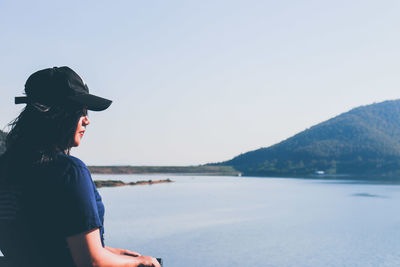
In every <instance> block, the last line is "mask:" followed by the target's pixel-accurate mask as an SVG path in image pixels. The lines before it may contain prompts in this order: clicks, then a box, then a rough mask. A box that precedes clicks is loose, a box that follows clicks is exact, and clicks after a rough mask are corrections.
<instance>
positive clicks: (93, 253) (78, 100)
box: [0, 67, 160, 267]
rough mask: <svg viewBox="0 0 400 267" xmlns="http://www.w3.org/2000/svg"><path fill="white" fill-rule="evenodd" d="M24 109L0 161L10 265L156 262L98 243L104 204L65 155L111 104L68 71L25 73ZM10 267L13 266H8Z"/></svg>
mask: <svg viewBox="0 0 400 267" xmlns="http://www.w3.org/2000/svg"><path fill="white" fill-rule="evenodd" d="M25 94H26V96H23V97H16V98H15V103H16V104H22V103H23V104H26V107H25V108H24V109H23V111H22V112H21V113H20V115H19V116H18V117H17V118H16V119H15V120H14V121H13V122H12V123H10V126H11V130H10V131H9V133H8V134H7V137H6V151H5V153H4V154H3V155H2V156H1V157H0V222H1V224H0V250H1V251H2V253H3V254H4V256H5V257H4V258H5V259H8V260H9V261H8V264H9V265H10V266H18V267H22V266H29V267H35V266H40V267H46V266H52V267H54V266H57V267H59V266H62V267H71V266H78V267H81V266H99V267H101V266H132V267H136V266H153V267H160V265H159V263H158V261H157V260H156V259H155V258H153V257H150V256H142V255H140V254H139V253H137V252H134V251H130V250H126V249H118V248H111V247H108V246H105V243H104V212H105V209H104V205H103V203H102V199H101V196H100V195H99V192H98V191H97V190H96V187H95V185H94V183H93V181H92V178H91V175H90V172H89V170H88V168H87V166H86V165H85V164H84V163H83V162H82V161H81V160H80V159H78V158H76V157H73V156H71V155H70V150H71V148H72V147H77V146H79V145H80V144H81V141H82V138H83V136H84V134H85V131H86V127H87V126H88V125H89V124H90V121H89V118H88V110H92V111H102V110H105V109H107V108H108V107H109V106H110V105H111V102H112V101H110V100H108V99H105V98H101V97H98V96H95V95H92V94H89V89H88V87H87V85H86V84H85V83H84V82H83V80H82V79H81V78H80V77H79V75H78V74H77V73H76V72H74V71H73V70H72V69H70V68H69V67H54V68H47V69H43V70H40V71H37V72H35V73H33V74H32V75H31V76H30V77H29V78H28V80H27V81H26V84H25ZM12 264H14V265H12Z"/></svg>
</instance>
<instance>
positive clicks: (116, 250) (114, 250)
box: [104, 246, 141, 257]
mask: <svg viewBox="0 0 400 267" xmlns="http://www.w3.org/2000/svg"><path fill="white" fill-rule="evenodd" d="M104 248H105V249H107V250H108V251H111V252H112V253H114V254H117V255H127V256H132V257H139V256H141V255H140V254H139V253H137V252H135V251H131V250H128V249H123V248H112V247H107V246H105V247H104Z"/></svg>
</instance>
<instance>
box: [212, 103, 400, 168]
mask: <svg viewBox="0 0 400 267" xmlns="http://www.w3.org/2000/svg"><path fill="white" fill-rule="evenodd" d="M212 165H214V164H212ZM216 165H229V166H233V167H234V168H235V169H236V170H239V171H241V172H242V173H243V174H244V175H262V176H274V175H278V176H286V175H309V174H313V173H314V172H315V171H317V170H322V171H325V172H326V173H329V174H385V175H391V174H396V173H400V100H392V101H385V102H382V103H377V104H372V105H368V106H361V107H358V108H355V109H352V110H351V111H349V112H347V113H344V114H341V115H339V116H337V117H334V118H332V119H330V120H327V121H325V122H322V123H320V124H318V125H315V126H313V127H311V128H310V129H307V130H305V131H303V132H300V133H299V134H297V135H295V136H293V137H291V138H289V139H287V140H285V141H282V142H280V143H278V144H276V145H273V146H270V147H267V148H261V149H258V150H254V151H251V152H247V153H244V154H241V155H239V156H237V157H235V158H233V159H232V160H229V161H225V162H222V163H217V164H216Z"/></svg>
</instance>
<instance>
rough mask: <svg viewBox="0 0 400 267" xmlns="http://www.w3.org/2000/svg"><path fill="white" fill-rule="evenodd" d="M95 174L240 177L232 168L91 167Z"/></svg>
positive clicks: (203, 166)
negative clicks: (177, 174) (173, 174)
mask: <svg viewBox="0 0 400 267" xmlns="http://www.w3.org/2000/svg"><path fill="white" fill-rule="evenodd" d="M89 170H90V172H91V173H93V174H156V173H175V174H176V173H179V174H191V175H217V176H238V175H239V174H240V172H239V171H237V170H235V169H234V168H233V167H231V166H205V165H201V166H89Z"/></svg>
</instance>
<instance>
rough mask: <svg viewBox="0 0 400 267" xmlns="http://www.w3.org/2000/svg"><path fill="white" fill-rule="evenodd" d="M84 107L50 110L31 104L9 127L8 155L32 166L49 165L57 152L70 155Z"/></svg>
mask: <svg viewBox="0 0 400 267" xmlns="http://www.w3.org/2000/svg"><path fill="white" fill-rule="evenodd" d="M83 115H86V109H84V108H83V107H82V106H77V105H70V106H55V107H48V106H44V105H41V104H38V103H30V104H27V106H26V107H25V108H24V110H23V111H22V112H21V113H20V115H19V116H18V117H17V118H16V119H15V120H13V121H12V122H11V123H10V124H9V126H10V127H11V130H10V131H9V133H8V134H7V137H6V152H5V156H7V157H11V158H14V159H18V160H19V161H21V160H24V161H25V162H30V163H39V164H40V163H46V162H51V161H53V160H54V159H55V157H56V155H57V154H58V153H60V152H61V153H66V154H69V151H70V149H71V147H72V146H73V140H74V137H75V131H76V128H77V125H78V122H79V119H80V117H81V116H83Z"/></svg>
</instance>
